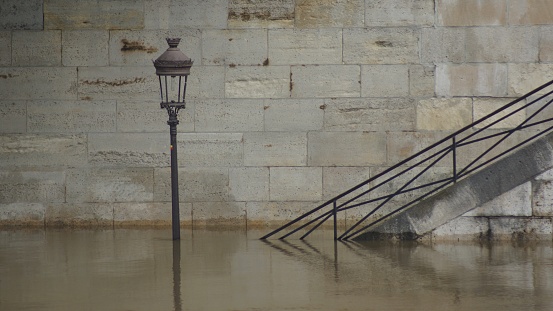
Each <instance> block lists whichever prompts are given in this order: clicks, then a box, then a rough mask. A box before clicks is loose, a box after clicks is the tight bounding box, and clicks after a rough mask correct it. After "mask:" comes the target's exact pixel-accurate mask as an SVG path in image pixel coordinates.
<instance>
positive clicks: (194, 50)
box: [109, 29, 202, 74]
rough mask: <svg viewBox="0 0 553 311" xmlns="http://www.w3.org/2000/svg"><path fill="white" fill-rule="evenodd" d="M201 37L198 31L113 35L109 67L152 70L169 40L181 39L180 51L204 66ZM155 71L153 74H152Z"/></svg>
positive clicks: (120, 33) (158, 31) (155, 31)
mask: <svg viewBox="0 0 553 311" xmlns="http://www.w3.org/2000/svg"><path fill="white" fill-rule="evenodd" d="M201 36H202V35H201V33H200V31H199V30H197V29H182V30H114V31H110V32H109V64H110V65H111V66H145V67H146V66H150V68H151V66H152V60H153V59H156V58H158V57H159V56H160V55H161V54H162V53H163V52H165V50H167V48H169V46H168V45H167V41H166V38H181V42H180V44H179V49H180V50H181V51H182V52H183V53H184V54H186V56H188V57H190V58H191V59H192V61H194V62H195V63H194V65H201ZM154 72H155V70H152V74H153V73H154Z"/></svg>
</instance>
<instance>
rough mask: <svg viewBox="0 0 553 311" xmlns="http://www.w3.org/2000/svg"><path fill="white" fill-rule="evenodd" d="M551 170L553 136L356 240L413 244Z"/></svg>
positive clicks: (479, 172) (477, 173)
mask: <svg viewBox="0 0 553 311" xmlns="http://www.w3.org/2000/svg"><path fill="white" fill-rule="evenodd" d="M552 167H553V133H549V134H547V135H546V136H544V137H543V138H541V139H539V140H537V141H535V142H533V143H532V144H529V145H527V146H525V147H523V148H521V149H519V150H517V151H516V152H514V153H511V154H510V155H508V156H507V157H505V158H503V159H501V160H499V161H497V162H495V163H492V164H491V165H489V166H488V167H486V168H484V169H482V170H480V171H478V172H476V173H474V174H472V175H470V176H468V177H466V178H464V179H462V180H460V181H459V182H457V183H456V184H454V185H453V186H451V187H448V188H446V189H444V190H443V191H441V192H439V193H437V194H435V195H434V196H431V197H429V198H427V199H425V200H423V201H421V202H419V203H418V204H416V205H414V206H412V207H411V208H409V209H407V210H405V211H403V212H400V213H399V214H398V215H395V216H394V217H392V218H390V219H388V220H385V221H383V222H381V223H379V224H378V225H376V226H374V227H372V228H368V229H367V231H366V232H363V233H361V234H360V235H358V236H356V237H355V240H386V239H401V240H414V239H418V238H421V237H423V236H424V235H426V234H428V233H430V232H432V230H434V229H436V228H438V227H439V226H441V225H444V224H446V223H447V222H449V221H451V220H453V219H455V218H457V217H459V216H461V215H463V214H465V213H466V212H468V211H470V210H472V209H474V208H477V207H479V206H482V205H483V204H484V203H486V202H488V201H490V200H492V199H493V198H495V197H497V196H499V195H501V194H503V193H505V192H507V191H509V190H511V189H513V188H515V187H517V186H519V185H521V184H523V183H525V182H527V181H529V180H531V179H532V178H533V177H535V176H536V175H538V174H541V173H543V172H545V171H547V170H549V169H551V168H552Z"/></svg>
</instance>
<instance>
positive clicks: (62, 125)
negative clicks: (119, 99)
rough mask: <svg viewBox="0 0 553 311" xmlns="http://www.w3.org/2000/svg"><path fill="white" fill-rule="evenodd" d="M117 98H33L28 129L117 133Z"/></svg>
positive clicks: (55, 131)
mask: <svg viewBox="0 0 553 311" xmlns="http://www.w3.org/2000/svg"><path fill="white" fill-rule="evenodd" d="M115 114H116V105H115V101H31V102H28V103H27V130H28V132H30V133H32V132H36V133H52V132H54V133H74V132H115V129H116V128H115V119H116V115H115Z"/></svg>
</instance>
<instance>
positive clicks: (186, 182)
mask: <svg viewBox="0 0 553 311" xmlns="http://www.w3.org/2000/svg"><path fill="white" fill-rule="evenodd" d="M154 180H155V181H154V201H156V202H159V201H161V202H170V201H171V169H170V168H168V167H167V168H157V169H155V171H154ZM179 200H180V201H181V202H222V201H228V200H229V172H228V168H218V167H187V168H179Z"/></svg>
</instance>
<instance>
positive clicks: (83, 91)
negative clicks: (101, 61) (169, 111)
mask: <svg viewBox="0 0 553 311" xmlns="http://www.w3.org/2000/svg"><path fill="white" fill-rule="evenodd" d="M158 97H159V81H158V79H157V76H156V75H155V69H154V68H153V66H150V67H81V68H79V99H84V100H93V99H94V100H101V99H125V100H128V99H136V100H152V99H155V98H158Z"/></svg>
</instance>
